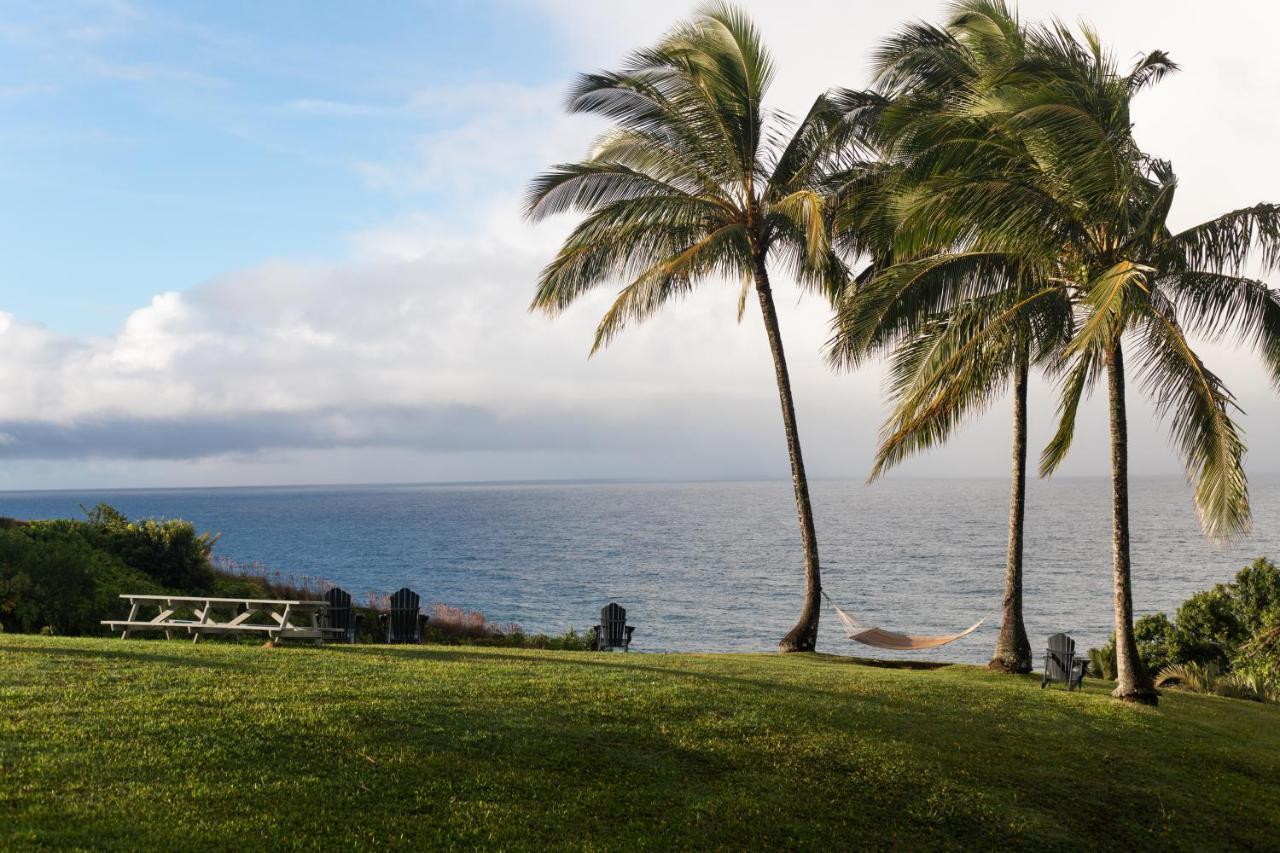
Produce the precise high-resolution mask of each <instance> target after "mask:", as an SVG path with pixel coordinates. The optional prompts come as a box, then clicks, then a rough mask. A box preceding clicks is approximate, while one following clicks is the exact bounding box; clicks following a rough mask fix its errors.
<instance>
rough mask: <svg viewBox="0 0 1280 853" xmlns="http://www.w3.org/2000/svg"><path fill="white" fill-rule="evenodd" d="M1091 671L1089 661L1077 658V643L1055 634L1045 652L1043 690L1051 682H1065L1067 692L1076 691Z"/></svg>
mask: <svg viewBox="0 0 1280 853" xmlns="http://www.w3.org/2000/svg"><path fill="white" fill-rule="evenodd" d="M1088 671H1089V659H1088V658H1083V657H1076V641H1075V640H1073V639H1071V638H1070V637H1068V636H1067V635H1066V634H1054V635H1053V636H1052V637H1050V638H1049V645H1048V647H1047V648H1046V649H1045V650H1044V678H1043V679H1041V681H1040V687H1041V689H1043V688H1044V686H1045V685H1046V684H1048V683H1049V682H1050V681H1065V682H1066V683H1067V690H1075V689H1077V688H1078V687H1079V686H1080V683H1081V682H1082V681H1084V677H1085V674H1086V673H1088Z"/></svg>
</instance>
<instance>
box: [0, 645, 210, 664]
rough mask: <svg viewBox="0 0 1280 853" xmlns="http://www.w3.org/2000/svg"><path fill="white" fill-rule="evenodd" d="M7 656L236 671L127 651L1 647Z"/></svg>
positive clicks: (193, 660) (179, 657)
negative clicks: (66, 658)
mask: <svg viewBox="0 0 1280 853" xmlns="http://www.w3.org/2000/svg"><path fill="white" fill-rule="evenodd" d="M0 651H3V652H4V653H6V654H20V655H31V656H34V657H70V658H86V659H92V660H104V659H105V660H122V661H130V662H136V663H163V664H166V665H168V666H180V667H186V668H189V669H234V668H235V667H234V666H233V665H232V664H230V663H227V662H225V661H217V660H209V659H207V658H196V657H186V656H183V655H165V654H156V653H154V652H135V651H129V650H127V649H118V650H117V649H78V648H71V647H60V646H0Z"/></svg>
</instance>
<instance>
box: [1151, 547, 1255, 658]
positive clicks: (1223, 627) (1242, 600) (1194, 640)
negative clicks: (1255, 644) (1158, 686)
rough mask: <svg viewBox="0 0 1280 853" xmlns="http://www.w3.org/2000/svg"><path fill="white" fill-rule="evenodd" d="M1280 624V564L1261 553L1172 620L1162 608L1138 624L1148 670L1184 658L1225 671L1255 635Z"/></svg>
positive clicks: (1195, 598)
mask: <svg viewBox="0 0 1280 853" xmlns="http://www.w3.org/2000/svg"><path fill="white" fill-rule="evenodd" d="M1276 624H1280V569H1277V568H1276V565H1275V564H1274V563H1272V562H1271V561H1270V560H1267V559H1266V558H1263V557H1259V558H1258V559H1257V560H1254V561H1253V563H1251V564H1250V565H1248V566H1246V567H1245V568H1243V569H1241V570H1240V572H1239V573H1237V574H1236V576H1235V578H1234V579H1233V580H1232V581H1231V582H1230V583H1225V584H1217V585H1215V586H1214V587H1213V588H1212V589H1208V590H1205V591H1203V592H1197V593H1196V594H1195V595H1193V596H1191V597H1190V598H1188V599H1187V600H1186V601H1184V602H1182V605H1181V606H1179V607H1178V611H1177V613H1176V615H1175V618H1174V619H1173V620H1170V619H1169V618H1168V617H1167V616H1165V615H1164V614H1163V613H1156V614H1152V615H1150V616H1144V617H1142V618H1141V619H1139V620H1138V621H1137V623H1136V624H1135V625H1134V633H1135V634H1136V635H1137V639H1138V652H1139V654H1140V655H1141V657H1142V661H1143V664H1144V665H1146V666H1147V669H1148V671H1149V672H1157V671H1159V670H1161V669H1163V668H1164V667H1166V666H1170V665H1174V664H1183V663H1199V664H1214V665H1216V666H1217V667H1218V668H1219V670H1221V671H1223V672H1225V671H1227V670H1228V669H1230V668H1232V667H1234V666H1235V663H1234V662H1235V660H1236V658H1237V657H1238V656H1239V654H1240V651H1241V649H1242V648H1243V647H1244V646H1245V645H1246V644H1247V643H1249V641H1250V638H1251V637H1253V636H1255V635H1256V634H1258V633H1259V632H1260V631H1262V630H1264V629H1265V628H1266V627H1268V626H1271V625H1276Z"/></svg>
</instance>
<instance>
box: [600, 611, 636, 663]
mask: <svg viewBox="0 0 1280 853" xmlns="http://www.w3.org/2000/svg"><path fill="white" fill-rule="evenodd" d="M633 631H635V628H633V627H631V626H630V625H628V624H627V610H626V608H624V607H623V606H622V605H620V604H617V603H616V602H610V603H608V604H606V605H605V606H604V609H602V610H601V611H600V624H599V625H597V626H596V627H595V632H596V651H601V652H607V651H610V650H612V649H622V650H623V651H624V652H625V651H627V649H628V648H629V647H630V646H631V633H632V632H633Z"/></svg>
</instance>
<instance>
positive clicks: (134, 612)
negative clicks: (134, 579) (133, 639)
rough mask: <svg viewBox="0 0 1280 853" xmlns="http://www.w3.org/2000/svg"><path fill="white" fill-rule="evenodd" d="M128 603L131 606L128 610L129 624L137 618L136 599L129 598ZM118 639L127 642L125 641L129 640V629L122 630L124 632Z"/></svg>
mask: <svg viewBox="0 0 1280 853" xmlns="http://www.w3.org/2000/svg"><path fill="white" fill-rule="evenodd" d="M129 603H130V604H131V605H132V606H131V607H130V608H129V621H130V622H132V621H133V620H134V619H136V618H138V601H137V599H134V598H131V599H129ZM120 639H122V640H127V639H129V629H128V628H125V629H124V632H123V633H122V634H121V635H120Z"/></svg>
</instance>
